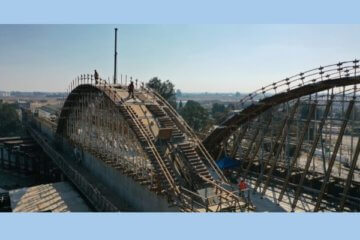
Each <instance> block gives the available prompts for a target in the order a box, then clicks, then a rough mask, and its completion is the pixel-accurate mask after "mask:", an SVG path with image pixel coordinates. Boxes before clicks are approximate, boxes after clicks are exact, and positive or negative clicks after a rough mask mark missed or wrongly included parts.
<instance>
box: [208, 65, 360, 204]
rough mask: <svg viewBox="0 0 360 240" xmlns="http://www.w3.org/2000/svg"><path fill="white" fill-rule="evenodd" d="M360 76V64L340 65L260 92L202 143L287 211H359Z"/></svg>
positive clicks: (250, 97)
mask: <svg viewBox="0 0 360 240" xmlns="http://www.w3.org/2000/svg"><path fill="white" fill-rule="evenodd" d="M358 72H359V61H358V60H354V61H348V62H340V63H338V64H333V65H328V66H324V67H319V68H316V69H312V70H309V71H306V72H302V73H300V74H297V75H295V76H292V77H290V78H286V79H284V80H281V81H279V82H274V83H272V84H270V85H268V86H266V87H263V88H260V89H259V90H257V91H255V92H253V93H251V94H249V95H247V96H245V97H244V98H243V99H241V100H240V102H239V104H238V105H237V109H239V110H236V111H234V112H233V113H231V115H229V116H227V117H226V119H225V120H223V121H222V122H221V124H219V126H217V127H216V128H215V129H214V130H213V131H212V132H211V133H210V134H209V135H208V136H207V137H206V138H205V139H204V140H203V144H204V146H205V147H206V148H207V149H208V151H209V153H210V154H211V155H212V156H213V158H214V159H219V158H222V157H223V156H224V155H226V156H230V157H232V158H234V159H237V160H239V161H240V166H241V167H239V168H238V169H236V170H237V171H238V173H239V174H240V175H242V176H243V177H246V178H247V179H248V181H249V182H250V183H251V185H252V187H253V189H254V191H258V192H259V193H260V194H262V195H268V196H270V195H271V198H272V199H274V201H275V202H277V203H279V204H280V205H281V206H282V207H283V208H285V209H286V210H289V211H359V210H360V161H358V157H359V152H360V140H359V139H360V138H359V135H360V131H359V130H360V104H359V99H360V96H359V89H358V84H360V75H359V73H358Z"/></svg>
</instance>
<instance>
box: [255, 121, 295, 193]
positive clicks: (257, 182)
mask: <svg viewBox="0 0 360 240" xmlns="http://www.w3.org/2000/svg"><path fill="white" fill-rule="evenodd" d="M289 118H290V116H289V115H286V117H285V119H284V121H283V122H282V124H281V127H280V128H279V131H278V134H277V135H276V139H275V141H274V144H273V146H272V147H271V150H270V152H269V155H268V157H267V158H266V160H265V162H264V168H263V169H262V171H260V174H259V176H258V178H257V179H256V182H255V187H254V192H255V191H256V190H257V188H258V187H259V186H260V184H261V181H262V178H263V175H264V172H265V171H266V168H267V166H268V164H269V162H270V161H271V159H272V157H273V153H275V152H276V151H277V149H278V146H277V143H278V142H279V140H280V138H281V136H282V133H283V132H284V129H285V127H286V125H287V123H288V120H289Z"/></svg>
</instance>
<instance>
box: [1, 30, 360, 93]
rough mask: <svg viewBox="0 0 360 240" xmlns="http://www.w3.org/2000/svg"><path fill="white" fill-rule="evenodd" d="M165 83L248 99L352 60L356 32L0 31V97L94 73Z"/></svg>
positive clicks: (359, 34) (359, 33) (56, 86)
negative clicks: (249, 95)
mask: <svg viewBox="0 0 360 240" xmlns="http://www.w3.org/2000/svg"><path fill="white" fill-rule="evenodd" d="M115 27H117V28H118V78H120V74H127V75H129V76H130V75H131V76H133V77H134V78H138V79H139V80H140V81H148V80H149V79H151V78H152V77H155V76H157V77H159V78H160V79H162V80H170V81H171V82H173V83H174V84H175V88H176V89H180V90H181V91H183V92H236V91H239V92H243V93H245V92H252V91H255V90H256V89H258V88H260V87H262V86H264V85H268V84H271V83H272V82H276V81H279V80H281V79H284V78H286V77H288V76H292V75H295V74H297V73H300V72H302V71H306V70H309V69H312V68H316V67H319V66H320V65H328V64H333V63H337V62H339V61H347V60H353V59H355V58H360V44H359V42H360V25H330V24H328V25H296V24H293V25H290V24H288V25H286V24H284V25H272V24H267V25H255V24H249V25H246V24H239V25H132V24H130V25H116V24H114V25H0V90H2V91H65V90H66V88H67V86H68V84H69V83H70V82H71V80H73V79H74V78H75V77H76V76H78V75H79V74H87V73H93V71H94V69H97V71H98V72H99V74H100V76H101V77H103V78H108V77H110V78H112V75H113V64H114V63H113V61H114V28H115Z"/></svg>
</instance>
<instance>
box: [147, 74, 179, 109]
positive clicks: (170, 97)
mask: <svg viewBox="0 0 360 240" xmlns="http://www.w3.org/2000/svg"><path fill="white" fill-rule="evenodd" d="M146 86H147V87H148V88H151V89H154V90H155V91H156V92H158V93H159V94H160V95H161V96H162V97H163V98H165V100H166V101H168V102H169V103H170V104H171V106H173V107H174V108H175V109H176V93H175V89H174V87H175V85H174V84H173V83H172V82H170V81H169V80H166V81H164V82H163V81H161V79H159V78H158V77H153V78H152V79H150V81H149V82H148V83H147V84H146Z"/></svg>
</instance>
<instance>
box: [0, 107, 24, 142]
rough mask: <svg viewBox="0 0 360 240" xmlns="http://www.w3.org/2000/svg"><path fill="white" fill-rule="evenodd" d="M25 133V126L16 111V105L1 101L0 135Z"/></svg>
mask: <svg viewBox="0 0 360 240" xmlns="http://www.w3.org/2000/svg"><path fill="white" fill-rule="evenodd" d="M22 134H23V127H22V125H21V122H20V120H19V118H18V114H17V113H16V105H15V104H8V103H1V102H0V137H8V136H10V137H11V136H17V135H22Z"/></svg>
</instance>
